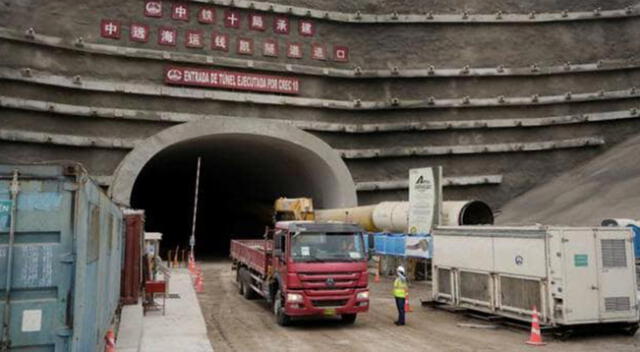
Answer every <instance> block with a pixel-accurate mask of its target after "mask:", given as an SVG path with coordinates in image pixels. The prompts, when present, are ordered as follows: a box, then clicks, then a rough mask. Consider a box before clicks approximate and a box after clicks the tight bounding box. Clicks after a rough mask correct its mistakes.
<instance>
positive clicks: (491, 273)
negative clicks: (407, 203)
mask: <svg viewBox="0 0 640 352" xmlns="http://www.w3.org/2000/svg"><path fill="white" fill-rule="evenodd" d="M433 241H434V242H433V250H434V251H433V261H432V265H433V298H434V300H435V301H436V302H439V303H445V304H448V305H451V306H456V307H464V308H468V309H471V310H477V311H482V312H486V313H491V314H495V315H499V316H504V317H508V318H513V319H518V320H523V321H527V322H528V321H530V320H531V314H532V310H533V307H534V306H535V307H537V309H538V311H539V315H540V322H541V323H542V324H545V325H548V326H566V325H582V324H602V323H618V324H620V325H622V326H623V327H624V328H625V329H626V331H627V332H628V333H631V334H633V333H635V331H636V330H637V328H638V320H639V312H638V297H637V292H636V287H637V286H636V274H635V265H634V253H633V242H632V241H633V232H632V231H631V230H630V229H628V228H613V227H599V228H582V227H546V226H536V227H486V226H485V227H482V226H462V227H439V228H437V229H435V230H434V233H433Z"/></svg>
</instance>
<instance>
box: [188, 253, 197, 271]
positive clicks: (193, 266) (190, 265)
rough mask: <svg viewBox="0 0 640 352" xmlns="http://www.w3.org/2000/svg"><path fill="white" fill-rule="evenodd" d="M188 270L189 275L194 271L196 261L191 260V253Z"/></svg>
mask: <svg viewBox="0 0 640 352" xmlns="http://www.w3.org/2000/svg"><path fill="white" fill-rule="evenodd" d="M189 272H190V273H191V275H194V274H195V273H196V261H195V260H193V255H189Z"/></svg>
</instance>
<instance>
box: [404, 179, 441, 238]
mask: <svg viewBox="0 0 640 352" xmlns="http://www.w3.org/2000/svg"><path fill="white" fill-rule="evenodd" d="M441 180H442V168H441V167H436V168H431V167H427V168H421V169H411V170H409V234H411V235H416V234H429V233H431V229H432V227H433V225H436V224H438V223H439V221H440V207H441V202H442V182H441Z"/></svg>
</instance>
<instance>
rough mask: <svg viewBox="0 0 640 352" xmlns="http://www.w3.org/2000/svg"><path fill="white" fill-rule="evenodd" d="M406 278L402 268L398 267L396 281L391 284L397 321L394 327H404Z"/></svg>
mask: <svg viewBox="0 0 640 352" xmlns="http://www.w3.org/2000/svg"><path fill="white" fill-rule="evenodd" d="M407 289H408V287H407V276H406V274H405V272H404V267H402V265H400V266H399V267H398V269H397V270H396V280H395V281H394V282H393V297H395V299H396V307H397V308H398V320H396V321H395V322H394V324H396V325H399V326H400V325H404V300H405V297H406V296H407Z"/></svg>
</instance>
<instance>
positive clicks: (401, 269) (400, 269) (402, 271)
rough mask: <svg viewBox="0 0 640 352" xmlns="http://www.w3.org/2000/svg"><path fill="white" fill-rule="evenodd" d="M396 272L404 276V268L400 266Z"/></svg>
mask: <svg viewBox="0 0 640 352" xmlns="http://www.w3.org/2000/svg"><path fill="white" fill-rule="evenodd" d="M397 270H398V272H399V273H403V274H404V267H403V266H402V265H400V266H398V269H397Z"/></svg>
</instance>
